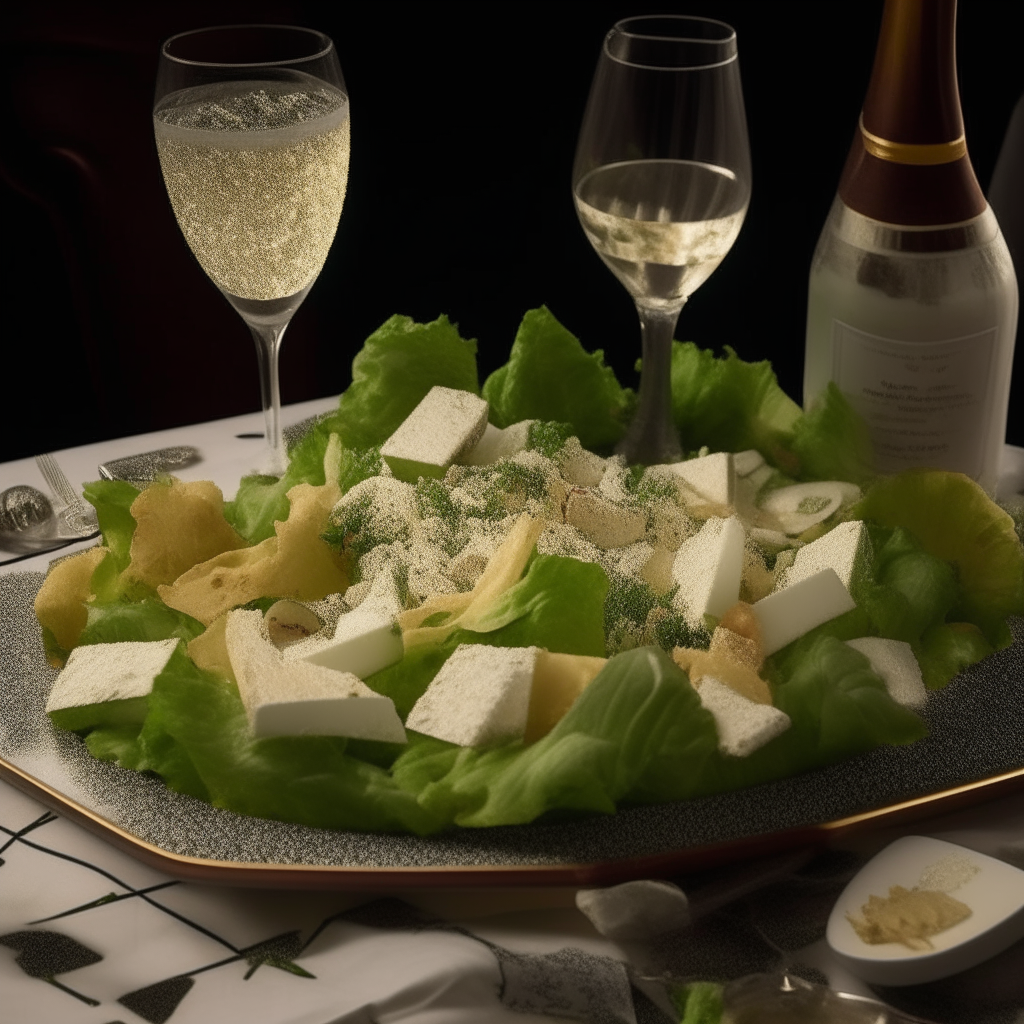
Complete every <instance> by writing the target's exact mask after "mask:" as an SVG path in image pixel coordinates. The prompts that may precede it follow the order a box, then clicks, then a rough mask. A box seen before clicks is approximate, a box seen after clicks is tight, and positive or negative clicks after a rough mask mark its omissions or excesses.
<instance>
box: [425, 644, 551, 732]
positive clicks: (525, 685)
mask: <svg viewBox="0 0 1024 1024" xmlns="http://www.w3.org/2000/svg"><path fill="white" fill-rule="evenodd" d="M538 651H539V648H537V647H489V646H487V645H485V644H462V645H460V646H459V647H458V648H456V650H455V653H454V654H453V655H452V656H451V657H450V658H449V659H448V660H447V661H446V662H445V663H444V666H443V667H442V668H441V671H440V672H438V674H437V675H436V676H435V677H434V679H433V682H431V684H430V686H429V687H427V691H426V693H424V694H423V696H422V697H420V699H419V700H418V701H417V702H416V704H415V706H414V707H413V709H412V711H410V712H409V717H408V718H407V719H406V722H405V724H406V726H407V727H408V728H410V729H414V730H416V732H422V733H425V734H426V735H427V736H435V737H437V739H440V740H447V741H448V742H449V743H457V744H459V746H463V747H484V746H491V745H493V744H496V743H502V742H505V741H507V740H513V739H520V738H522V736H523V734H524V733H525V731H526V719H527V714H528V712H529V710H530V691H531V689H532V687H533V670H534V666H535V664H536V661H537V654H538Z"/></svg>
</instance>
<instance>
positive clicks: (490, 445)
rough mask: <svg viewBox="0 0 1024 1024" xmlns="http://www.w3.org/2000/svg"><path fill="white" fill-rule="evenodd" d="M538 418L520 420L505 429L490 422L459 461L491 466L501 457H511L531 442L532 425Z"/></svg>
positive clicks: (468, 464) (467, 463)
mask: <svg viewBox="0 0 1024 1024" xmlns="http://www.w3.org/2000/svg"><path fill="white" fill-rule="evenodd" d="M536 422H537V421H536V420H520V421H519V422H518V423H513V424H512V425H511V426H509V427H505V429H504V430H501V429H500V428H498V427H496V426H494V425H493V424H491V423H488V424H487V426H486V427H484V432H483V436H482V437H481V438H480V440H479V441H477V443H476V444H475V445H474V446H473V447H472V448H471V449H470V450H469V451H467V452H466V453H465V454H464V455H463V456H462V457H461V458H460V459H459V461H460V462H462V463H463V464H464V465H467V466H490V465H493V464H494V463H495V462H497V461H498V460H499V459H510V458H512V456H513V455H515V454H517V453H518V452H521V451H522V450H523V449H524V448H525V447H526V446H527V444H528V443H529V440H530V427H531V426H533V424H534V423H536Z"/></svg>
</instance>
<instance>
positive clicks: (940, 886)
mask: <svg viewBox="0 0 1024 1024" xmlns="http://www.w3.org/2000/svg"><path fill="white" fill-rule="evenodd" d="M980 870H981V868H980V867H978V865H977V864H975V863H974V861H973V860H971V859H970V857H964V856H962V855H960V854H956V853H951V854H950V855H949V856H948V857H943V858H941V859H940V860H937V861H936V862H935V863H934V864H929V865H928V867H926V868H925V869H924V871H922V872H921V880H920V881H919V882H918V883H917V887H918V889H928V890H929V891H931V892H956V890H957V889H959V888H960V886H962V885H966V884H967V883H968V882H969V881H970V880H971V879H972V878H973V877H974V876H975V875H976V874H977V873H978V872H979V871H980Z"/></svg>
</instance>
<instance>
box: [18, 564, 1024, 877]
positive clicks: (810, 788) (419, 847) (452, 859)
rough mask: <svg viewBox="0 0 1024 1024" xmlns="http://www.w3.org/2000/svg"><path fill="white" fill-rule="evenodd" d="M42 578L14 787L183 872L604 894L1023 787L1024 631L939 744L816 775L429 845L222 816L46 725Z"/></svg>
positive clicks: (23, 586) (944, 720)
mask: <svg viewBox="0 0 1024 1024" xmlns="http://www.w3.org/2000/svg"><path fill="white" fill-rule="evenodd" d="M42 579H43V577H42V575H41V574H39V573H22V574H13V575H10V576H4V577H0V776H2V777H3V778H5V779H6V780H7V781H9V782H11V783H12V784H14V785H16V786H18V787H19V788H22V789H24V790H25V791H26V792H29V793H30V794H32V795H33V796H35V797H36V798H37V799H40V800H42V801H43V802H44V803H47V804H49V805H50V806H52V807H53V808H54V809H55V810H58V811H59V812H60V813H62V814H64V815H65V816H67V817H70V818H72V819H74V820H76V821H78V822H80V823H81V824H83V825H84V826H85V827H87V828H89V829H91V830H93V831H95V832H97V833H99V834H100V835H103V836H104V837H105V838H107V839H108V840H110V841H111V842H112V843H115V844H116V845H118V846H120V847H122V848H123V849H125V850H127V851H128V852H130V853H132V854H134V855H135V856H137V857H139V858H140V859H142V860H144V861H147V862H148V863H150V864H152V865H154V866H156V867H159V868H160V869H162V870H164V871H166V872H168V873H169V874H172V875H176V876H178V877H184V878H192V879H203V880H208V881H214V882H218V883H221V884H238V885H249V886H259V885H264V886H274V887H294V888H327V887H330V888H353V889H355V888H367V889H380V888H389V889H393V888H402V887H408V888H424V887H428V886H438V887H454V886H474V885H475V886H493V885H531V886H535V885H545V884H550V885H597V884H605V885H607V884H612V883H615V882H620V881H624V880H626V879H629V878H638V877H645V876H646V877H652V876H653V877H659V876H660V877H665V876H670V875H672V874H675V873H680V872H682V871H685V870H690V869H695V868H698V867H704V866H708V865H710V864H715V863H724V862H725V861H729V860H737V859H741V858H743V857H749V856H754V855H761V854H765V853H768V852H772V851H779V850H783V849H786V848H790V847H795V846H798V845H808V844H814V843H818V844H821V843H825V842H827V841H828V840H829V838H830V837H833V836H837V835H840V834H845V833H848V832H850V831H853V830H857V829H866V828H870V827H874V826H876V825H878V824H881V823H892V822H894V821H897V820H910V819H912V818H913V817H915V816H923V815H926V814H933V813H936V812H937V811H939V810H943V809H947V808H951V807H953V806H957V805H962V804H965V803H969V802H975V801H980V800H984V799H988V798H990V797H994V796H996V795H1001V794H1002V793H1003V792H1006V791H1007V790H1009V789H1012V788H1015V787H1024V700H1022V697H1024V653H1022V652H1024V644H1022V643H1021V642H1020V641H1021V638H1022V637H1024V623H1022V622H1020V621H1017V622H1014V623H1013V627H1014V635H1015V637H1017V643H1015V644H1014V645H1013V647H1011V648H1009V649H1008V650H1006V651H1002V652H1000V653H999V654H997V655H994V656H993V657H991V658H989V659H988V660H987V661H985V662H984V663H982V664H981V665H978V666H975V667H974V668H973V669H971V670H969V671H967V672H965V673H963V674H962V675H961V676H960V677H959V678H957V679H956V680H954V681H953V682H952V683H951V684H950V685H949V687H947V688H946V689H945V690H943V691H941V692H939V693H936V694H934V695H933V696H932V697H931V699H930V701H929V705H928V707H927V709H926V711H925V713H924V717H925V718H926V719H927V720H928V723H929V725H930V727H931V735H930V736H929V737H928V738H927V739H924V740H921V741H920V742H918V743H915V744H913V745H912V746H909V747H887V748H882V749H878V750H874V751H871V752H870V753H868V754H865V755H862V756H860V757H857V758H854V759H852V760H850V761H846V762H844V763H842V764H838V765H833V766H831V767H829V768H826V769H822V770H820V771H816V772H813V773H809V774H806V775H802V776H797V777H795V778H791V779H785V780H783V781H780V782H776V783H771V784H768V785H764V786H756V787H752V788H750V789H746V790H742V791H739V792H736V793H728V794H724V795H722V796H716V797H708V798H705V799H701V800H694V801H689V802H686V803H675V804H663V805H658V806H652V807H636V808H629V809H625V810H622V811H619V812H618V813H617V814H615V815H611V816H601V817H593V818H587V819H582V820H578V821H574V822H571V823H563V824H550V825H528V826H517V827H502V828H490V829H458V830H454V831H451V832H447V833H444V834H442V835H439V836H433V837H430V838H426V839H422V838H417V837H414V836H404V835H397V836H396V835H378V834H365V833H357V832H341V831H332V830H328V829H314V828H305V827H303V826H299V825H290V824H285V823H282V822H277V821H265V820H263V819H258V818H250V817H245V816H243V815H239V814H235V813H232V812H231V811H224V810H219V809H217V808H215V807H211V806H210V805H209V804H206V803H203V802H202V801H200V800H195V799H193V798H191V797H186V796H181V795H180V794H177V793H173V792H171V791H170V790H168V789H167V788H166V787H164V785H163V784H162V783H161V782H160V780H159V779H157V778H155V777H152V776H148V775H143V774H139V773H137V772H133V771H128V770H126V769H123V768H119V767H117V766H116V765H112V764H106V763H104V762H101V761H96V760H95V759H94V758H92V757H91V756H90V755H89V753H88V752H87V750H86V748H85V746H84V744H83V743H82V742H81V740H79V739H78V738H77V737H76V736H74V735H72V734H69V733H65V732H62V731H61V730H57V729H55V728H54V727H53V726H52V725H51V724H50V721H49V719H48V718H47V717H46V715H45V714H44V713H43V708H44V705H45V703H46V697H47V695H48V694H49V691H50V687H51V686H52V684H53V680H54V678H55V676H56V673H55V672H54V671H53V670H52V669H51V668H49V667H48V666H47V665H46V662H45V659H44V657H43V648H42V642H41V639H40V636H39V627H38V625H37V624H36V620H35V616H34V614H33V612H32V600H33V598H34V596H35V593H36V590H37V589H38V587H39V585H40V584H41V583H42Z"/></svg>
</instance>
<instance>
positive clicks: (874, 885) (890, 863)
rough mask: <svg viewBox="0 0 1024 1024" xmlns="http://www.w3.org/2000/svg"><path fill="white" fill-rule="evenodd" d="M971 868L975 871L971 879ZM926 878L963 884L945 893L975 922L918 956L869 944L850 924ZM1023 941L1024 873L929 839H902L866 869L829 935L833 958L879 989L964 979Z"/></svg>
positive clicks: (939, 937)
mask: <svg viewBox="0 0 1024 1024" xmlns="http://www.w3.org/2000/svg"><path fill="white" fill-rule="evenodd" d="M965 862H966V863H967V864H968V865H969V868H968V870H966V871H964V870H959V871H957V870H955V869H957V868H959V869H963V868H964V866H965ZM936 866H938V867H936ZM970 868H976V869H977V870H976V872H975V873H974V874H973V875H971V876H970V877H966V876H967V875H969V874H970ZM926 872H930V873H931V875H932V876H935V875H936V874H939V875H941V874H945V875H946V876H947V878H949V877H950V876H954V875H957V874H959V875H960V876H961V877H963V878H964V879H965V880H964V881H963V882H962V884H960V885H958V886H957V887H956V888H945V891H946V892H948V894H949V895H950V896H951V897H953V899H956V900H959V901H960V902H961V903H964V904H966V906H967V907H969V908H970V910H971V914H970V916H969V917H967V918H966V919H965V920H963V921H960V922H959V923H958V924H955V925H953V926H952V927H950V928H947V929H946V930H945V931H941V932H938V933H937V934H935V935H932V936H931V937H930V940H929V941H930V942H931V945H932V948H931V949H926V950H914V949H911V948H909V947H908V946H906V945H904V944H903V943H900V942H886V943H880V944H877V945H874V944H870V943H867V942H865V941H864V940H863V939H862V938H861V937H860V936H859V935H858V934H857V932H856V931H855V930H854V927H853V925H852V924H851V923H850V920H849V917H858V918H859V917H861V916H862V914H861V908H862V907H863V906H864V905H865V904H866V903H867V902H868V898H869V897H871V896H877V897H880V898H883V899H884V898H885V897H887V896H888V895H889V890H890V889H891V888H892V886H894V885H900V886H903V887H904V888H906V889H913V888H915V887H917V886H919V884H920V883H921V882H922V878H923V876H924V875H925V873H926ZM920 887H921V888H924V889H928V888H935V887H936V886H934V885H927V884H925V885H920ZM1021 936H1024V871H1020V870H1019V869H1017V868H1015V867H1012V866H1011V865H1009V864H1006V863H1004V862H1003V861H1001V860H996V859H995V858H993V857H987V856H985V855H984V854H981V853H975V852H974V851H973V850H968V849H966V848H965V847H963V846H957V845H956V844H955V843H947V842H944V841H943V840H941V839H929V838H927V837H925V836H904V837H903V838H902V839H897V840H896V842H894V843H891V844H890V845H889V846H887V847H886V848H885V849H884V850H882V852H881V853H879V854H878V855H877V856H875V857H874V858H873V859H872V860H870V861H869V862H868V863H867V864H865V865H864V867H863V868H861V870H860V871H859V872H858V873H857V875H856V876H855V877H854V878H853V880H852V881H851V882H850V884H849V885H847V887H846V888H845V889H844V890H843V894H842V895H841V896H840V897H839V899H838V901H837V902H836V905H835V907H834V908H833V910H832V914H831V916H830V917H829V921H828V927H827V929H826V932H825V937H826V940H827V941H828V944H829V946H830V948H831V949H832V952H833V953H834V954H835V955H836V957H837V958H838V959H839V960H840V961H841V962H842V963H843V965H844V966H845V967H846V968H848V969H849V970H850V972H851V973H853V974H855V975H856V976H857V977H859V978H862V979H863V980H864V981H867V982H873V983H875V984H879V985H920V984H922V983H924V982H927V981H936V980H937V979H939V978H946V977H948V976H949V975H951V974H958V973H959V972H960V971H965V970H967V968H969V967H973V966H975V964H980V963H981V962H982V961H984V960H988V959H989V958H990V957H993V956H995V955H996V954H997V953H1001V952H1002V951H1003V950H1004V949H1006V948H1007V947H1008V946H1010V945H1012V944H1013V943H1014V942H1016V941H1017V939H1019V938H1021Z"/></svg>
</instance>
